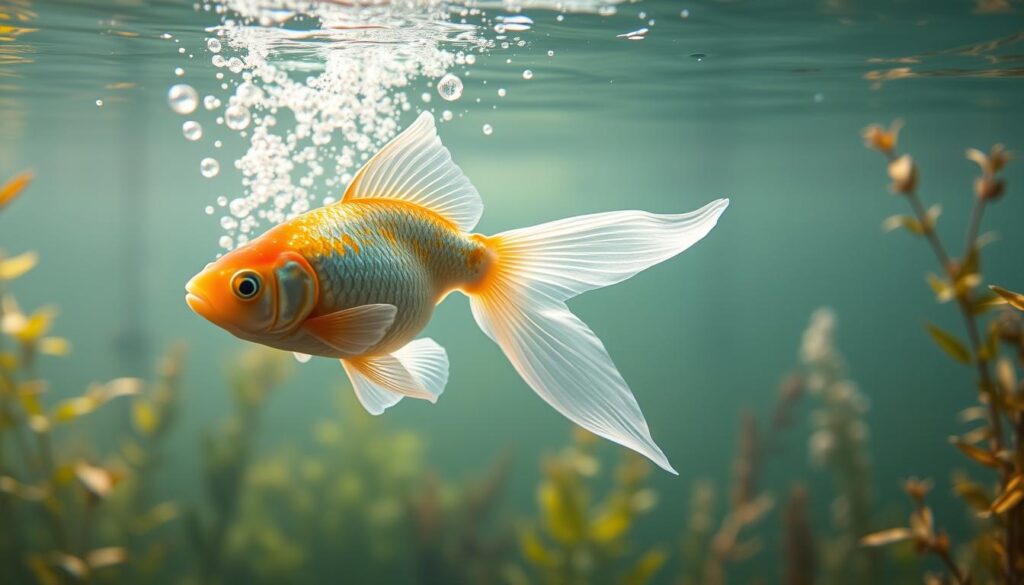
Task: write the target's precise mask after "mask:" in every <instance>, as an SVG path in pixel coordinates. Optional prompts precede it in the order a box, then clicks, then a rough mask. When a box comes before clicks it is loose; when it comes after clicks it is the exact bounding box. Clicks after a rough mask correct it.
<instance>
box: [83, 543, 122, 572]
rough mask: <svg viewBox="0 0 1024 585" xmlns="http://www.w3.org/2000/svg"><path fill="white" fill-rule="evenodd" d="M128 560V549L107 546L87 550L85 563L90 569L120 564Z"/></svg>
mask: <svg viewBox="0 0 1024 585" xmlns="http://www.w3.org/2000/svg"><path fill="white" fill-rule="evenodd" d="M127 560H128V551H126V550H125V549H123V548H122V547H119V546H108V547H106V548H98V549H95V550H91V551H89V552H88V553H87V554H86V555H85V563H86V564H87V565H89V568H91V569H99V568H102V567H109V566H112V565H120V564H121V563H123V562H125V561H127Z"/></svg>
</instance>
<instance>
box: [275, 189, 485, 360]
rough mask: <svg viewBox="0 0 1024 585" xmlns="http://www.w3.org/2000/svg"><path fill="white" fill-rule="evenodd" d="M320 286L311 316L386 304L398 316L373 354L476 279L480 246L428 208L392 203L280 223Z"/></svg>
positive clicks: (361, 203)
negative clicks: (450, 292)
mask: <svg viewBox="0 0 1024 585" xmlns="http://www.w3.org/2000/svg"><path fill="white" fill-rule="evenodd" d="M286 226H287V228H288V229H289V230H290V231H291V233H292V235H291V238H290V239H291V240H292V241H293V242H295V243H296V244H297V246H296V248H295V249H296V251H298V252H300V253H301V254H303V256H305V257H306V258H307V259H308V260H309V261H310V264H311V265H312V266H313V268H314V269H315V270H316V273H317V275H318V277H319V281H320V290H319V299H320V300H319V303H318V304H317V307H316V310H315V314H318V315H323V314H328V313H333V312H335V311H340V310H344V309H349V308H352V307H357V306H361V305H367V304H374V303H386V304H391V305H394V306H395V307H397V309H398V314H397V315H396V317H395V322H394V324H393V325H392V326H391V328H390V330H389V331H388V333H387V335H386V336H385V337H384V339H382V340H381V342H380V343H379V344H378V345H377V346H375V347H374V349H375V351H382V350H391V349H397V348H398V347H401V346H402V345H404V343H406V342H408V341H409V340H411V338H412V337H413V336H414V335H415V333H416V332H418V331H419V330H420V329H422V327H423V326H425V325H426V322H427V321H428V320H429V319H430V315H431V312H432V310H433V308H434V306H435V305H436V304H437V302H438V301H439V300H440V299H441V298H443V297H444V295H446V294H447V293H448V292H449V291H451V290H452V289H454V288H458V287H459V286H460V285H461V284H463V283H465V282H467V281H469V280H471V279H473V278H475V276H476V271H475V270H474V268H473V263H472V262H471V260H470V258H472V257H474V254H476V255H477V256H478V255H479V249H480V248H481V247H482V245H481V244H480V243H478V242H476V241H475V240H473V239H472V238H470V237H468V236H467V235H466V234H463V233H462V232H460V231H459V230H458V228H457V227H456V226H454V225H452V224H451V223H450V222H448V221H447V220H445V219H443V218H441V217H440V216H438V215H437V214H435V213H433V212H432V211H430V210H427V209H426V208H422V207H419V206H416V205H412V204H408V203H402V202H395V201H390V200H358V201H352V202H342V203H338V204H335V205H332V206H329V207H324V208H320V209H317V210H314V211H312V212H310V213H307V214H305V215H303V216H301V217H300V218H296V220H294V221H293V222H290V223H289V224H285V225H284V226H281V227H282V228H285V227H286Z"/></svg>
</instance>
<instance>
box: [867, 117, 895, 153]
mask: <svg viewBox="0 0 1024 585" xmlns="http://www.w3.org/2000/svg"><path fill="white" fill-rule="evenodd" d="M902 126H903V121H902V120H896V121H894V122H893V123H892V124H890V125H889V129H888V130H886V129H885V128H882V127H881V126H880V125H878V124H872V125H870V126H868V127H867V128H865V129H864V131H863V132H861V136H863V137H864V146H866V147H868V148H873V149H875V150H877V151H880V152H884V153H886V154H891V153H892V151H893V150H894V149H895V148H896V141H897V138H898V137H899V134H900V128H901V127H902Z"/></svg>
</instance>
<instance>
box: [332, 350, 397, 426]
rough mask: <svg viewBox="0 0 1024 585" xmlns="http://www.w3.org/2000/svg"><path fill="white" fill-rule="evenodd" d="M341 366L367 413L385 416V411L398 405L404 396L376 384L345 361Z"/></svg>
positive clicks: (342, 361)
mask: <svg viewBox="0 0 1024 585" xmlns="http://www.w3.org/2000/svg"><path fill="white" fill-rule="evenodd" d="M341 365H342V366H343V367H344V368H345V373H346V374H348V379H349V380H351V381H352V389H353V390H354V391H355V393H356V398H358V399H359V403H360V404H362V405H363V408H365V409H366V412H369V413H370V414H372V415H375V416H376V415H379V414H383V413H384V411H385V410H387V409H388V408H391V407H392V406H394V405H396V404H398V401H399V400H401V399H402V398H403V395H401V394H397V393H395V392H392V391H390V390H387V389H385V388H383V387H381V386H380V385H378V384H376V383H375V382H373V381H372V380H370V379H369V378H367V377H366V376H364V375H363V374H362V373H360V372H359V370H357V369H354V368H352V367H351V366H349V364H347V363H346V362H345V360H341Z"/></svg>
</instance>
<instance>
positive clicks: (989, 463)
mask: <svg viewBox="0 0 1024 585" xmlns="http://www.w3.org/2000/svg"><path fill="white" fill-rule="evenodd" d="M952 442H953V444H954V445H956V446H957V448H958V449H960V450H961V451H963V453H964V455H967V456H968V457H970V458H971V459H972V460H974V461H975V462H976V463H980V464H981V465H984V466H985V467H1000V466H1001V462H1000V461H999V458H998V457H996V455H995V454H994V453H992V452H991V451H988V450H985V449H982V448H981V447H975V446H974V445H970V444H968V443H965V442H963V441H961V440H960V439H958V438H956V437H954V438H953V439H952Z"/></svg>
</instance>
